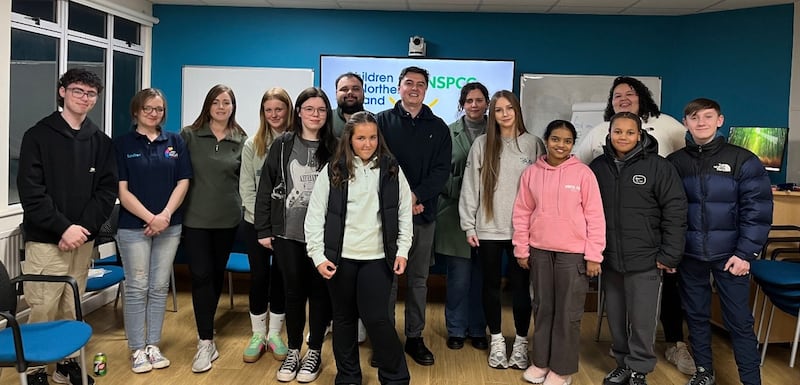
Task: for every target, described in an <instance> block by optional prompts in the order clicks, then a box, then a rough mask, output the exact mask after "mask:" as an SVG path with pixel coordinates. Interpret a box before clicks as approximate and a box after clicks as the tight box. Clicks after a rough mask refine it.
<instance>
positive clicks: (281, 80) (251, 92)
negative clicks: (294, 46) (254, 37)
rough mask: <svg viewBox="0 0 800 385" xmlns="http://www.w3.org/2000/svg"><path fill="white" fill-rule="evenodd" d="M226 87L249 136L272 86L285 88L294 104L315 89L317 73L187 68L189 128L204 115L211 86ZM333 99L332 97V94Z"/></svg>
mask: <svg viewBox="0 0 800 385" xmlns="http://www.w3.org/2000/svg"><path fill="white" fill-rule="evenodd" d="M217 84H224V85H226V86H228V87H230V88H232V89H233V93H234V94H235V95H236V121H237V122H238V123H239V125H241V126H242V128H244V130H245V131H246V132H247V135H248V136H253V135H254V134H255V133H256V131H257V130H258V124H259V114H260V113H261V106H260V105H259V103H260V102H261V97H262V96H263V95H264V92H266V91H267V90H268V89H270V88H272V87H282V88H283V89H285V90H286V92H288V93H289V97H290V98H291V99H292V103H294V101H295V100H296V99H297V95H299V94H300V92H302V91H303V90H304V89H306V88H308V87H312V86H314V70H312V69H305V68H269V67H209V66H183V78H182V92H181V96H182V98H181V103H182V106H181V123H182V127H186V126H188V125H190V124H192V122H194V120H195V119H197V116H198V115H200V109H201V108H202V107H203V100H205V97H206V94H207V93H208V90H210V89H211V87H213V86H215V85H217ZM328 96H329V97H330V96H331V95H328Z"/></svg>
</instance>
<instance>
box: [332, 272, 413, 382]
mask: <svg viewBox="0 0 800 385" xmlns="http://www.w3.org/2000/svg"><path fill="white" fill-rule="evenodd" d="M393 280H394V274H393V273H392V271H391V270H390V269H389V266H388V265H387V264H386V260H384V259H376V260H371V261H358V260H353V259H344V258H343V259H342V260H341V262H340V263H339V266H338V267H337V270H336V274H334V275H333V277H332V278H331V279H330V280H328V288H329V290H330V294H331V302H332V304H333V355H334V357H335V358H336V370H337V373H336V382H335V383H336V384H361V365H360V364H359V362H360V361H359V356H358V337H357V336H358V330H357V329H358V326H357V324H358V319H359V318H361V320H362V321H363V322H364V327H365V328H366V329H367V335H368V336H369V340H370V341H371V342H372V352H373V353H372V354H373V356H372V357H373V359H374V360H375V361H376V362H377V363H378V379H379V380H380V383H381V384H384V385H386V384H408V383H409V382H410V381H411V377H410V375H409V373H408V366H407V364H406V357H405V354H404V353H403V347H402V345H401V344H400V339H399V338H398V336H397V331H396V330H395V328H394V323H393V322H392V321H393V320H392V317H391V316H390V315H389V312H388V308H389V294H390V293H391V290H392V282H393Z"/></svg>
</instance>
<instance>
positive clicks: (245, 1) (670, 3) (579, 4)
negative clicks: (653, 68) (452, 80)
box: [150, 0, 792, 15]
mask: <svg viewBox="0 0 800 385" xmlns="http://www.w3.org/2000/svg"><path fill="white" fill-rule="evenodd" d="M150 1H151V2H152V3H154V4H175V5H215V6H239V7H272V8H310V9H341V10H377V11H435V12H508V13H571V14H594V15H598V14H601V15H688V14H693V13H701V12H716V11H726V10H732V9H741V8H754V7H763V6H768V5H777V4H790V3H792V0H150Z"/></svg>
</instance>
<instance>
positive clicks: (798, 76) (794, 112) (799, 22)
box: [786, 0, 800, 183]
mask: <svg viewBox="0 0 800 385" xmlns="http://www.w3.org/2000/svg"><path fill="white" fill-rule="evenodd" d="M793 35H794V36H793V38H794V39H793V41H792V77H791V87H790V89H789V151H788V160H787V164H788V167H787V169H786V181H787V182H795V183H800V60H799V59H800V1H798V0H795V2H794V33H793Z"/></svg>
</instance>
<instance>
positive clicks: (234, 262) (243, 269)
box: [225, 253, 250, 309]
mask: <svg viewBox="0 0 800 385" xmlns="http://www.w3.org/2000/svg"><path fill="white" fill-rule="evenodd" d="M225 271H226V272H227V273H228V297H230V302H231V309H233V275H232V274H231V273H250V260H249V259H248V258H247V254H243V253H231V254H230V255H229V256H228V264H227V265H225Z"/></svg>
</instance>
